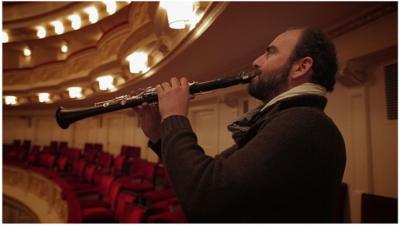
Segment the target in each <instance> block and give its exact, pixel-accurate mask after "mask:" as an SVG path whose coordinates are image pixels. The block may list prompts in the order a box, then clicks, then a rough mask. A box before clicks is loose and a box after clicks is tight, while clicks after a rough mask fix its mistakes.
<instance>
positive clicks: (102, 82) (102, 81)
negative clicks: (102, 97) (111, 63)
mask: <svg viewBox="0 0 400 225" xmlns="http://www.w3.org/2000/svg"><path fill="white" fill-rule="evenodd" d="M96 80H97V82H98V83H99V88H100V90H102V91H105V90H112V89H114V88H115V87H114V85H113V81H114V77H113V76H111V75H106V76H101V77H98V78H97V79H96Z"/></svg>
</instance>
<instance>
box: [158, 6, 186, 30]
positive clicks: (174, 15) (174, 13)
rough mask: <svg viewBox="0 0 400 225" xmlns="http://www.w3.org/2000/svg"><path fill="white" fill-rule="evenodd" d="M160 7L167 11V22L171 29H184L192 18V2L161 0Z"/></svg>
mask: <svg viewBox="0 0 400 225" xmlns="http://www.w3.org/2000/svg"><path fill="white" fill-rule="evenodd" d="M160 7H162V8H164V9H165V10H166V11H167V17H168V24H169V27H170V28H172V29H185V27H186V25H187V24H190V23H191V21H192V20H193V18H194V4H193V2H191V1H180V2H173V1H162V2H161V3H160Z"/></svg>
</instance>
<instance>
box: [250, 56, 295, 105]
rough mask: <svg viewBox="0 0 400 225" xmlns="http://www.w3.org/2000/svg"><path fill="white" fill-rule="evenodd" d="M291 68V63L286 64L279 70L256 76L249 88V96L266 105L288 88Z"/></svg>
mask: <svg viewBox="0 0 400 225" xmlns="http://www.w3.org/2000/svg"><path fill="white" fill-rule="evenodd" d="M290 68H291V63H286V64H285V65H283V66H282V67H281V68H279V69H276V70H273V71H268V72H263V73H262V74H260V75H259V76H256V77H255V78H253V79H252V80H251V82H250V83H249V85H248V86H247V88H248V92H249V94H250V95H251V96H253V97H254V98H256V99H258V100H261V101H263V102H265V103H266V102H269V101H270V100H271V99H273V98H274V97H275V96H277V95H279V94H280V93H282V92H284V91H285V90H286V89H287V88H288V79H289V73H290Z"/></svg>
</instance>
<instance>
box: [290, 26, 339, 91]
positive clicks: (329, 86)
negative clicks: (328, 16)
mask: <svg viewBox="0 0 400 225" xmlns="http://www.w3.org/2000/svg"><path fill="white" fill-rule="evenodd" d="M307 56H309V57H311V58H312V59H313V61H314V63H313V65H312V71H313V74H312V75H311V82H313V83H316V84H320V85H322V86H324V87H325V88H326V90H327V91H330V92H331V91H333V87H334V86H335V82H336V78H335V76H336V72H337V69H338V65H337V58H336V50H335V46H334V45H333V43H332V42H331V41H330V40H329V39H328V38H327V37H326V36H325V34H324V33H322V31H321V30H319V29H317V28H304V29H303V33H302V35H301V37H300V39H299V41H298V42H297V45H296V47H295V49H294V50H293V53H292V56H291V62H292V63H293V62H295V61H296V60H299V59H301V58H304V57H307Z"/></svg>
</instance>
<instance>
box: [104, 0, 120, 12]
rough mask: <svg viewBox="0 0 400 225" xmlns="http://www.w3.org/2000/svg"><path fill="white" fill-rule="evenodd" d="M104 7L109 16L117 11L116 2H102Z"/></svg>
mask: <svg viewBox="0 0 400 225" xmlns="http://www.w3.org/2000/svg"><path fill="white" fill-rule="evenodd" d="M103 3H104V4H105V5H106V10H107V13H108V14H109V15H111V14H114V13H115V12H116V11H117V2H116V1H112V0H111V1H103Z"/></svg>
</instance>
